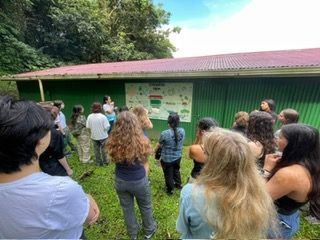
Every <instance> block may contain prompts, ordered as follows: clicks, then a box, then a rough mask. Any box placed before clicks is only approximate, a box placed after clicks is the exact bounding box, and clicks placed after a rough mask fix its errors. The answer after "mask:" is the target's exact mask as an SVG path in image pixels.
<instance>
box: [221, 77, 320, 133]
mask: <svg viewBox="0 0 320 240" xmlns="http://www.w3.org/2000/svg"><path fill="white" fill-rule="evenodd" d="M264 98H272V99H274V100H275V101H276V112H278V113H279V112H280V111H281V110H282V109H285V108H294V109H296V110H297V111H298V112H299V113H300V122H303V123H307V124H311V125H313V126H315V127H317V128H319V127H320V118H319V113H320V79H319V78H309V79H303V78H280V79H279V78H278V79H277V78H273V79H270V78H269V79H249V80H248V79H243V80H242V79H239V80H238V81H229V83H228V98H227V101H226V103H225V104H226V108H225V111H226V113H225V116H226V117H225V121H224V122H223V126H224V127H230V126H231V125H232V123H233V119H234V114H235V113H236V112H238V111H247V112H251V111H252V110H255V109H259V107H260V102H261V100H262V99H264ZM276 127H278V125H277V126H276Z"/></svg>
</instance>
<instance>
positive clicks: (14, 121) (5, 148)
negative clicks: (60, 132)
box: [0, 96, 99, 239]
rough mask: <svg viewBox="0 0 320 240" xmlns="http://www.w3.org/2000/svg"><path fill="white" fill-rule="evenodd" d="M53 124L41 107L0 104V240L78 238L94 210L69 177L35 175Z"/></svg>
mask: <svg viewBox="0 0 320 240" xmlns="http://www.w3.org/2000/svg"><path fill="white" fill-rule="evenodd" d="M52 126H53V122H52V120H51V119H50V115H49V113H48V112H46V111H45V110H44V109H43V108H42V107H41V106H39V105H37V104H35V103H33V102H29V101H13V100H12V99H11V98H10V97H7V96H6V97H1V98H0V202H1V205H0V212H1V218H0V238H8V239H19V238H33V239H40V238H45V239H50V238H61V239H62V238H64V239H67V238H73V239H77V238H80V237H81V235H82V233H83V224H84V223H85V222H87V223H88V224H92V223H94V222H95V221H96V220H97V218H98V216H99V208H98V206H97V205H96V203H95V201H94V200H93V198H92V197H91V196H89V195H86V194H85V193H84V192H83V190H82V188H81V186H79V185H78V184H77V183H76V182H74V181H73V180H72V179H71V178H69V177H56V176H50V175H48V174H46V173H43V172H41V171H40V167H39V156H40V155H41V154H42V153H43V152H44V151H45V150H46V148H47V147H48V145H49V142H50V137H51V132H50V129H51V128H52Z"/></svg>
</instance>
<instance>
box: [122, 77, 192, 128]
mask: <svg viewBox="0 0 320 240" xmlns="http://www.w3.org/2000/svg"><path fill="white" fill-rule="evenodd" d="M125 90H126V105H127V106H128V107H129V108H130V107H134V106H136V105H138V104H141V105H143V106H144V107H145V108H146V109H148V111H149V117H150V118H151V119H162V120H167V119H168V115H169V113H170V112H176V113H178V114H179V116H180V121H181V122H191V107H192V91H193V84H192V83H126V84H125Z"/></svg>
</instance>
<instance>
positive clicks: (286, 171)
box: [266, 168, 295, 200]
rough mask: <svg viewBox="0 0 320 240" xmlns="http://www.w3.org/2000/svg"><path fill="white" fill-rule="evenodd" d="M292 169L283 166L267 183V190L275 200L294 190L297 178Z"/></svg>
mask: <svg viewBox="0 0 320 240" xmlns="http://www.w3.org/2000/svg"><path fill="white" fill-rule="evenodd" d="M291 171H292V169H291V168H282V169H280V170H278V171H277V172H276V173H275V174H274V175H273V176H272V178H271V179H270V180H269V181H268V182H267V183H266V186H267V191H268V192H269V194H270V196H271V198H272V199H273V200H277V199H279V198H281V197H283V196H285V195H288V194H289V193H291V192H293V191H294V185H295V178H293V177H292V172H291Z"/></svg>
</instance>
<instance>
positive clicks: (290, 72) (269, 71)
mask: <svg viewBox="0 0 320 240" xmlns="http://www.w3.org/2000/svg"><path fill="white" fill-rule="evenodd" d="M258 76H260V77H293V76H295V77H297V76H320V67H304V68H301V67H297V68H289V67H282V68H264V69H262V68H259V69H230V70H229V69H228V70H222V71H217V70H216V71H194V72H140V73H111V74H87V75H48V76H36V75H35V76H32V77H18V76H4V77H0V80H1V81H32V80H75V79H76V80H88V79H104V80H105V79H172V78H189V79H191V78H192V79H193V78H204V77H210V78H224V77H229V78H230V77H235V78H237V77H238V78H241V77H258Z"/></svg>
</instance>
